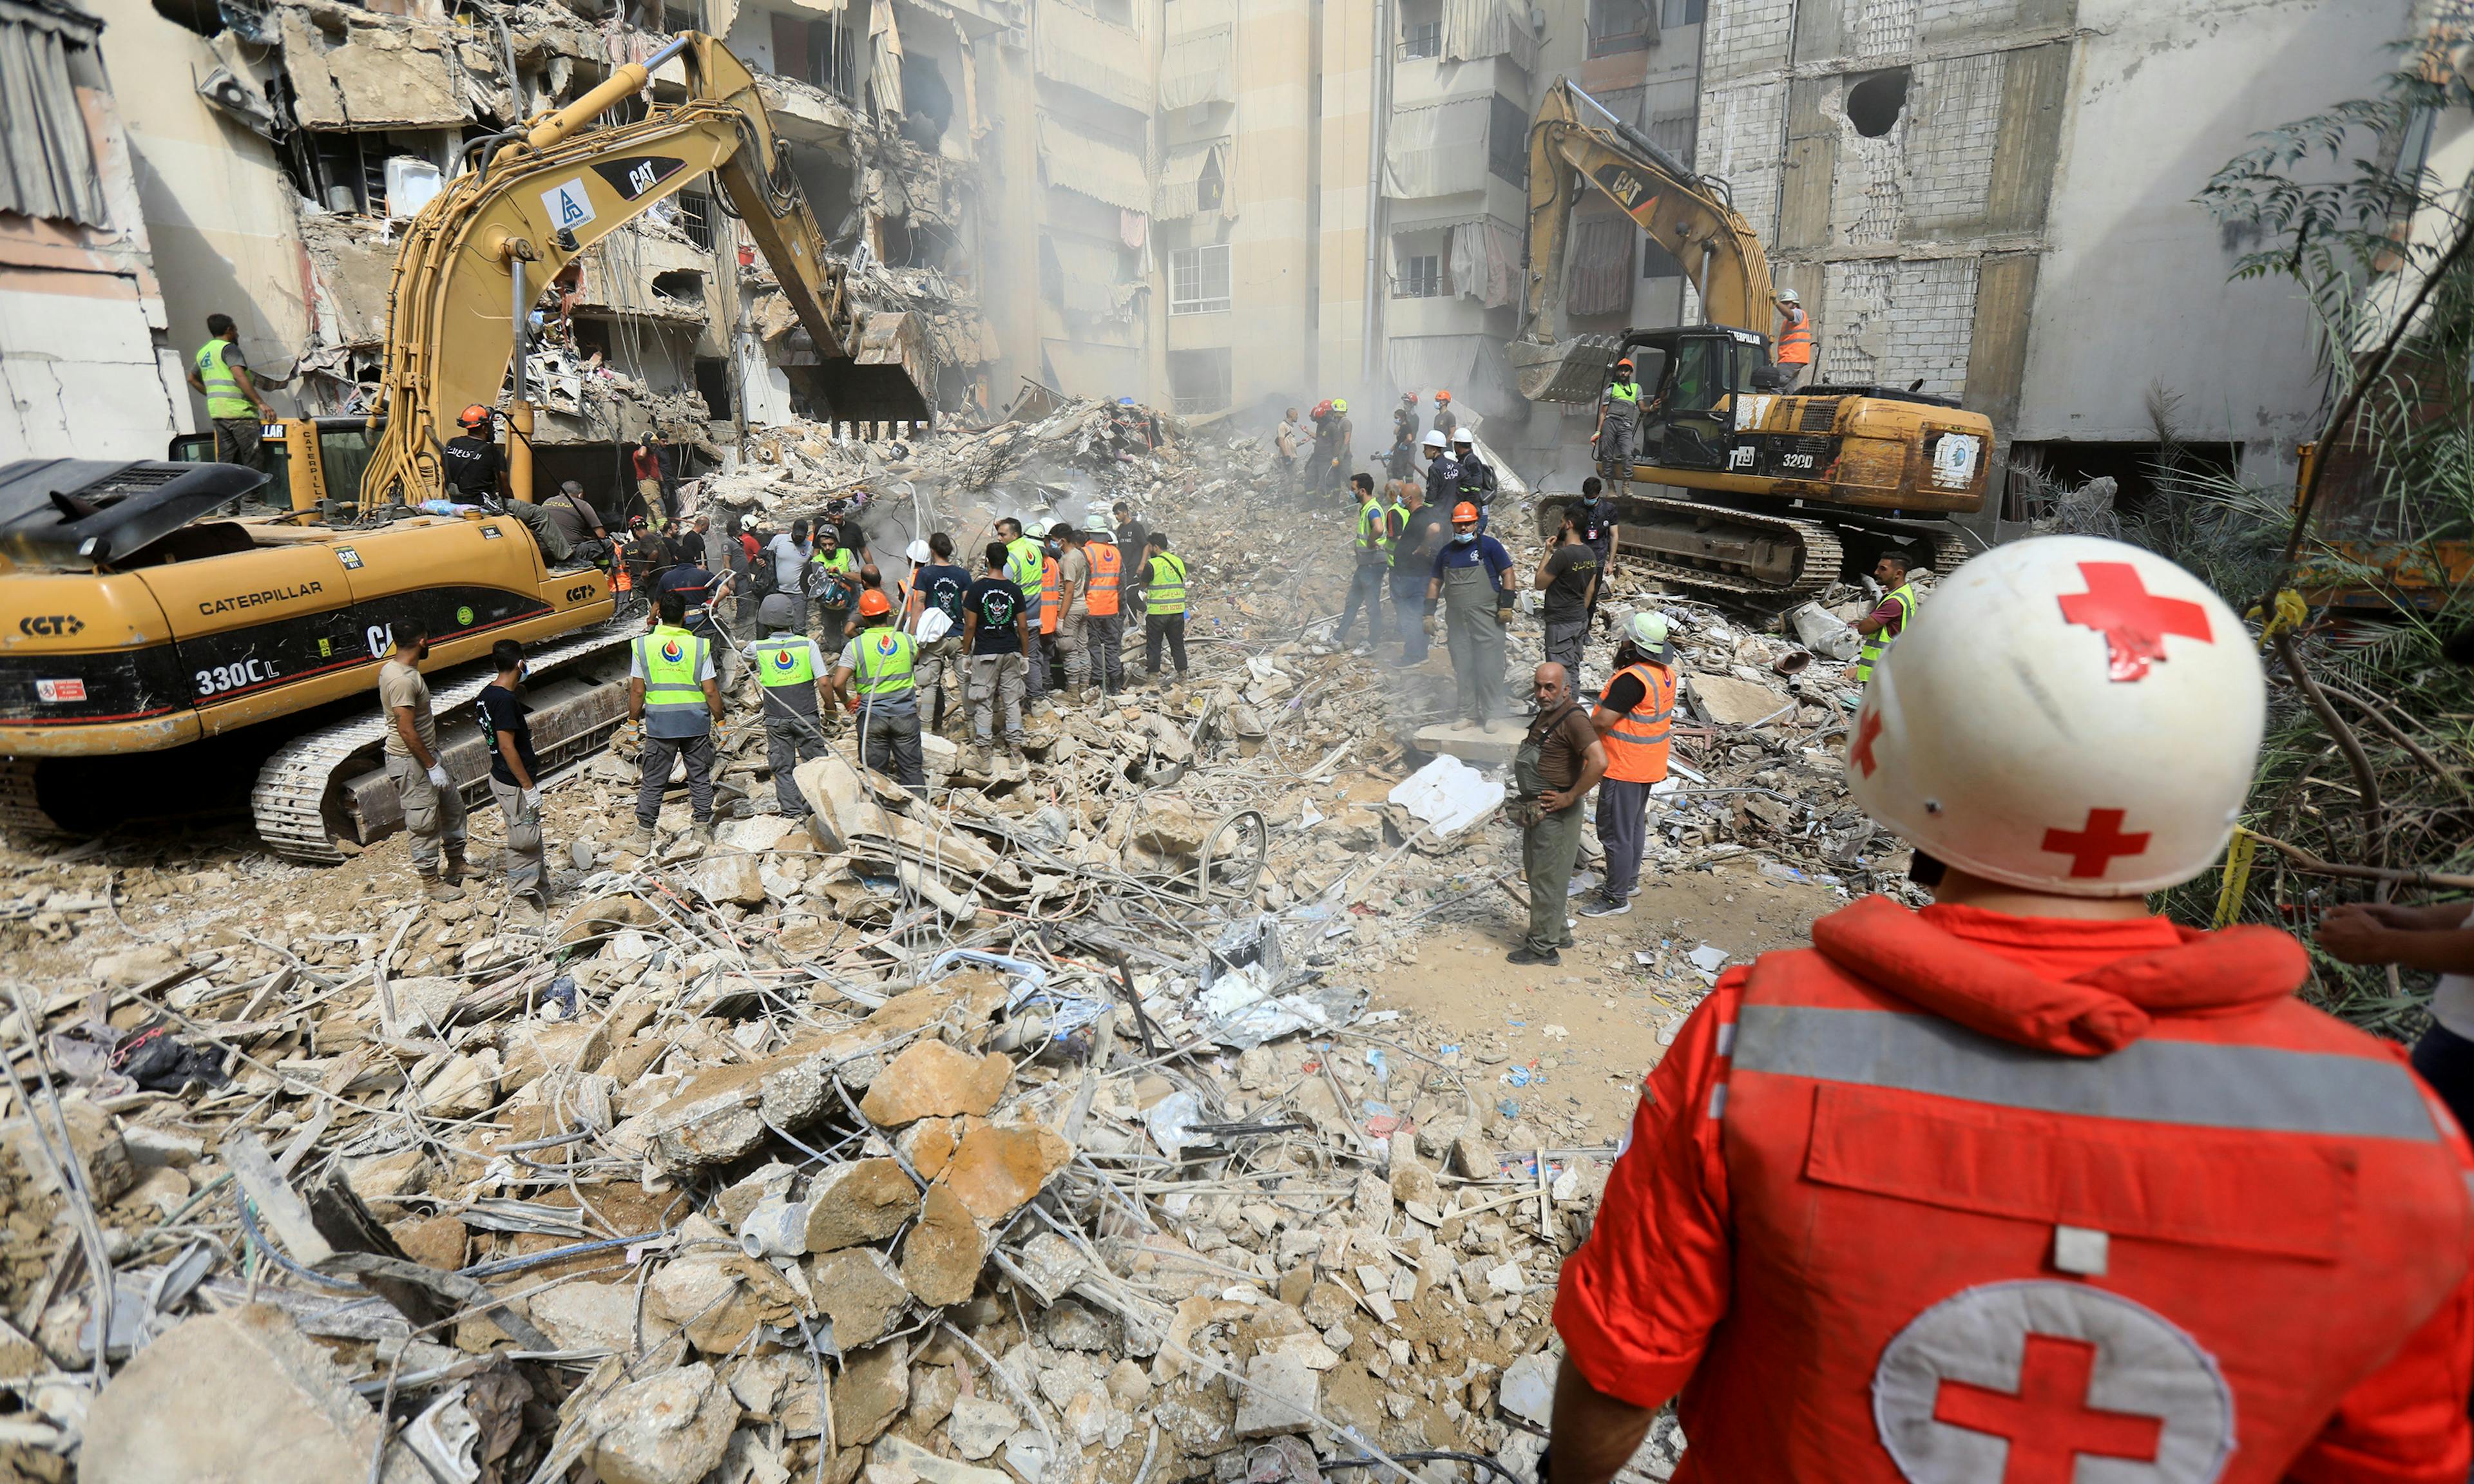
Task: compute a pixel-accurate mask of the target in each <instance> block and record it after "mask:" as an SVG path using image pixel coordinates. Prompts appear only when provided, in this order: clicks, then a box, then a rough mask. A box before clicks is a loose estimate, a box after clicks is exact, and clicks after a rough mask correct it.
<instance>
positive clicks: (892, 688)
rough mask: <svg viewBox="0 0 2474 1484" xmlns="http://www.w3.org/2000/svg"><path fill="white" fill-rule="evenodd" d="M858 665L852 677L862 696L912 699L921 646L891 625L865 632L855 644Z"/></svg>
mask: <svg viewBox="0 0 2474 1484" xmlns="http://www.w3.org/2000/svg"><path fill="white" fill-rule="evenodd" d="M853 642H854V644H855V645H856V652H855V653H854V654H853V656H852V658H853V659H854V661H856V662H855V663H854V664H853V665H852V667H851V674H852V675H853V676H854V677H856V678H857V680H858V682H859V685H858V689H859V693H860V694H861V695H862V696H885V697H890V696H896V695H908V694H909V693H910V688H911V684H910V671H911V667H912V666H913V665H915V664H916V663H917V662H918V658H919V642H918V641H917V640H916V639H913V638H912V637H911V636H910V635H909V634H905V633H903V632H902V631H901V630H899V629H897V628H895V627H893V626H892V625H891V624H880V625H878V626H877V627H876V628H873V629H867V630H862V631H861V634H860V636H859V637H858V639H856V640H855V641H853Z"/></svg>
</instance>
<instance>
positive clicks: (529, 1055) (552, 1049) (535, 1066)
mask: <svg viewBox="0 0 2474 1484" xmlns="http://www.w3.org/2000/svg"><path fill="white" fill-rule="evenodd" d="M609 1059H610V1027H609V1025H608V1024H607V1023H606V1022H604V1021H601V1020H597V1019H596V1020H537V1021H529V1022H527V1023H525V1024H523V1025H520V1026H517V1027H516V1028H515V1029H514V1030H512V1031H510V1032H508V1033H507V1040H506V1042H505V1045H504V1048H503V1050H502V1052H501V1054H500V1062H501V1064H502V1065H501V1066H500V1070H499V1072H498V1086H499V1087H500V1088H501V1089H503V1090H505V1091H507V1092H509V1093H513V1092H514V1091H516V1090H517V1089H520V1088H521V1087H523V1086H524V1085H525V1084H526V1083H529V1082H531V1081H532V1080H533V1079H534V1078H536V1077H539V1076H541V1075H543V1074H544V1073H546V1072H590V1071H598V1070H599V1069H600V1067H601V1064H602V1063H604V1062H606V1061H608V1060H609Z"/></svg>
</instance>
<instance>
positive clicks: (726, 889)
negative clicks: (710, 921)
mask: <svg viewBox="0 0 2474 1484" xmlns="http://www.w3.org/2000/svg"><path fill="white" fill-rule="evenodd" d="M695 888H696V890H697V891H699V892H701V893H703V894H704V897H705V899H706V900H708V901H716V902H736V903H737V904H738V905H740V906H742V907H761V906H763V905H764V857H763V856H761V855H750V854H746V853H744V852H728V853H722V854H716V855H708V856H706V857H705V858H704V859H703V860H702V861H700V862H698V863H697V865H696V869H695Z"/></svg>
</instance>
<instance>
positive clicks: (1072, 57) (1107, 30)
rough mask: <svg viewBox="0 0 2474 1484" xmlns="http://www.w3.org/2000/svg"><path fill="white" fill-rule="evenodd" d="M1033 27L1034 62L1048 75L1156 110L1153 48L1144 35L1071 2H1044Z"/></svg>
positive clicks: (1117, 101) (1144, 109)
mask: <svg viewBox="0 0 2474 1484" xmlns="http://www.w3.org/2000/svg"><path fill="white" fill-rule="evenodd" d="M1031 30H1032V34H1033V47H1032V52H1031V65H1032V67H1033V68H1034V69H1035V70H1037V71H1038V73H1039V74H1040V75H1041V76H1042V77H1048V78H1054V79H1055V80H1056V81H1057V82H1059V83H1068V84H1073V85H1074V86H1076V87H1079V88H1080V89H1082V90H1083V91H1084V92H1086V93H1091V94H1094V95H1096V96H1098V97H1102V98H1105V99H1107V100H1108V101H1109V102H1110V103H1113V104H1119V105H1122V106H1123V107H1125V108H1132V109H1134V110H1135V111H1136V112H1139V113H1149V112H1150V111H1152V78H1151V67H1150V61H1149V60H1150V57H1151V48H1150V47H1149V46H1147V45H1145V44H1144V41H1143V38H1142V37H1141V36H1137V35H1135V34H1134V33H1133V32H1132V31H1129V30H1128V29H1127V28H1126V27H1123V26H1112V25H1110V24H1108V23H1107V22H1106V21H1104V20H1102V19H1100V18H1099V17H1098V16H1096V15H1087V14H1085V13H1083V12H1080V11H1078V10H1076V9H1074V8H1073V7H1072V6H1070V5H1043V6H1041V7H1040V8H1039V12H1038V13H1037V15H1035V16H1034V17H1033V18H1032V21H1031Z"/></svg>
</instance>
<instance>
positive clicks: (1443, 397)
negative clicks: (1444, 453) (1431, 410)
mask: <svg viewBox="0 0 2474 1484" xmlns="http://www.w3.org/2000/svg"><path fill="white" fill-rule="evenodd" d="M1460 425H1461V419H1460V415H1459V414H1457V413H1455V412H1453V411H1452V394H1451V393H1450V392H1449V391H1443V392H1438V393H1436V394H1435V424H1434V431H1435V432H1438V433H1441V434H1443V442H1445V443H1450V442H1451V440H1452V433H1453V430H1455V429H1457V428H1458V427H1459V426H1460Z"/></svg>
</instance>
